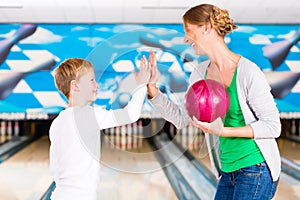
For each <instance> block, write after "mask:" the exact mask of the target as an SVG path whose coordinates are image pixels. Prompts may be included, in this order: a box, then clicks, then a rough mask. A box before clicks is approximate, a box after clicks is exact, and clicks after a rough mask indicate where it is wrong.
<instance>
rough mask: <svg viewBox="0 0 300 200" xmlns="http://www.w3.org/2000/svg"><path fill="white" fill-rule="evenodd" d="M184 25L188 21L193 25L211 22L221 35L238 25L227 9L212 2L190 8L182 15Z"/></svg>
mask: <svg viewBox="0 0 300 200" xmlns="http://www.w3.org/2000/svg"><path fill="white" fill-rule="evenodd" d="M182 19H183V23H184V25H186V23H189V24H193V25H204V24H208V23H209V24H211V26H212V27H213V28H214V29H215V30H216V31H217V33H218V34H219V35H220V36H223V37H224V36H225V35H226V34H228V33H230V32H231V31H233V30H234V29H236V28H237V26H236V25H235V24H234V23H233V20H232V19H231V18H230V17H229V13H228V11H227V10H222V9H220V8H219V7H217V6H214V5H211V4H200V5H198V6H195V7H192V8H190V9H189V10H188V11H187V12H186V13H185V14H184V15H183V17H182Z"/></svg>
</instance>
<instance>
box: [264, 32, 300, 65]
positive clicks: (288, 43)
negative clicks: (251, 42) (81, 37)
mask: <svg viewBox="0 0 300 200" xmlns="http://www.w3.org/2000/svg"><path fill="white" fill-rule="evenodd" d="M299 40H300V28H299V29H298V30H297V31H296V33H295V34H294V35H293V36H292V37H291V38H288V39H285V40H283V41H279V42H274V43H272V44H269V45H267V46H265V47H263V55H264V57H266V58H268V59H269V61H270V62H271V65H272V69H273V70H275V69H276V68H278V67H279V66H280V65H281V64H282V62H283V61H284V60H285V58H286V57H287V55H288V53H289V51H290V49H291V48H292V46H294V45H295V44H296V43H297V42H299Z"/></svg>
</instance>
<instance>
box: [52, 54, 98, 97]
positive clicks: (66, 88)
mask: <svg viewBox="0 0 300 200" xmlns="http://www.w3.org/2000/svg"><path fill="white" fill-rule="evenodd" d="M91 70H92V71H94V68H93V65H92V64H91V63H90V62H89V61H87V60H84V59H81V58H69V59H67V60H65V61H64V62H62V63H61V64H60V65H59V66H58V68H57V69H56V70H55V75H54V79H55V85H56V87H57V88H58V89H59V90H60V91H61V92H62V93H63V94H64V95H65V96H66V97H67V98H68V99H69V96H70V83H71V81H72V80H78V79H79V78H80V77H81V76H82V75H84V74H86V73H87V72H88V71H91Z"/></svg>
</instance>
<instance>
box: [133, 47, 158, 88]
mask: <svg viewBox="0 0 300 200" xmlns="http://www.w3.org/2000/svg"><path fill="white" fill-rule="evenodd" d="M134 74H135V79H136V82H137V83H138V84H147V85H153V86H155V85H156V83H157V81H158V79H159V71H158V69H157V62H156V57H155V54H154V52H153V51H152V50H150V56H149V60H147V59H146V57H145V56H143V57H142V58H141V60H140V71H139V72H134Z"/></svg>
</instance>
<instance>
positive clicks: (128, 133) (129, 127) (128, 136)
mask: <svg viewBox="0 0 300 200" xmlns="http://www.w3.org/2000/svg"><path fill="white" fill-rule="evenodd" d="M131 126H132V124H127V149H131V147H132V128H131Z"/></svg>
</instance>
